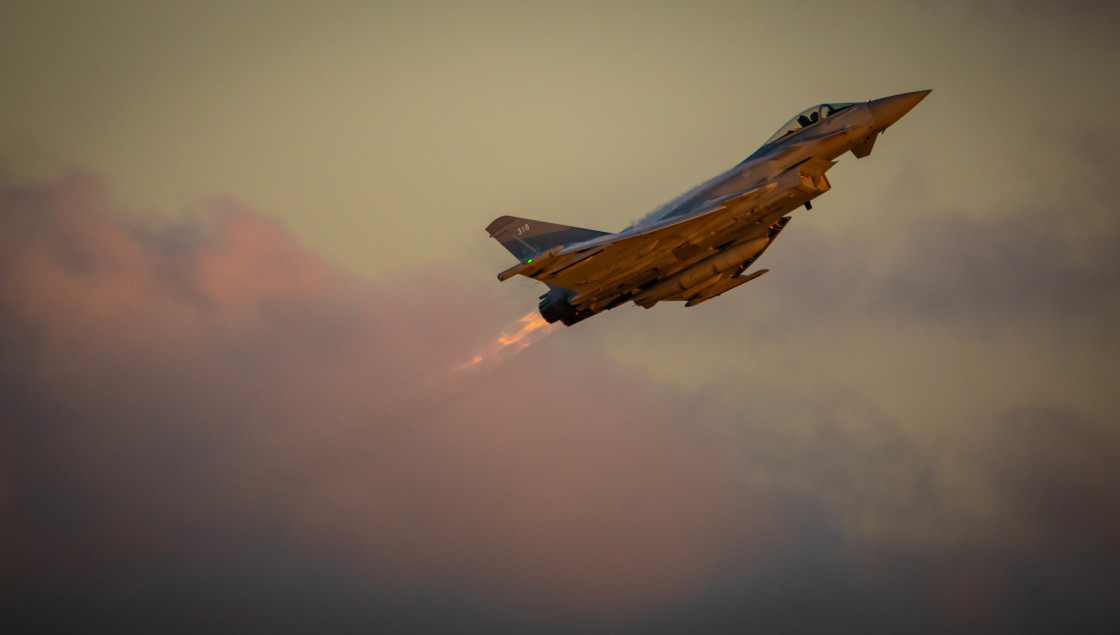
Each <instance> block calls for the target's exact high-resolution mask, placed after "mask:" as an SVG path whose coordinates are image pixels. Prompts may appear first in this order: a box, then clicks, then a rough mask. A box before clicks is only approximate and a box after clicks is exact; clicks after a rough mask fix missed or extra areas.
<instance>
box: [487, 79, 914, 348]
mask: <svg viewBox="0 0 1120 635" xmlns="http://www.w3.org/2000/svg"><path fill="white" fill-rule="evenodd" d="M929 93H930V91H928V90H923V91H917V92H913V93H904V94H901V95H894V96H893V97H884V98H882V99H874V100H871V101H868V102H855V103H837V104H821V105H819V106H813V107H812V108H809V109H808V110H805V111H804V112H801V113H800V114H798V115H797V116H795V117H794V118H793V119H790V120H789V121H788V122H787V123H786V124H785V125H784V126H782V127H781V128H780V129H778V131H777V132H776V133H774V136H772V137H770V138H769V139H767V140H766V143H764V144H762V147H760V148H759V149H758V150H756V151H755V152H754V154H752V155H750V156H749V157H747V158H746V159H745V160H744V161H743V162H742V163H740V164H738V165H736V166H735V167H733V168H731V169H730V170H728V171H727V172H724V173H723V174H720V175H718V176H716V177H715V178H713V179H711V180H709V181H707V182H705V183H702V184H700V185H698V186H697V187H695V188H693V189H692V190H690V191H688V192H685V193H684V194H682V195H681V196H679V197H677V198H676V199H674V200H672V201H669V202H668V203H666V204H665V205H663V206H661V207H660V208H658V209H656V210H654V211H653V212H651V213H650V214H649V215H647V216H646V217H644V218H643V219H642V220H641V221H639V222H637V223H636V224H634V225H633V226H631V227H628V228H626V229H624V230H622V231H620V232H618V233H617V234H611V233H607V232H601V231H595V230H593V229H581V228H579V227H568V226H566V225H557V224H555V223H545V222H541V221H536V220H529V219H527V218H516V217H513V216H502V217H501V218H498V219H496V220H495V221H494V222H492V223H490V225H489V226H488V227H487V228H486V231H487V232H488V233H489V234H490V236H492V237H493V238H494V239H496V240H497V241H498V242H500V243H501V244H502V246H503V247H505V248H506V249H508V250H509V252H510V253H512V254H513V255H514V256H515V257H517V259H518V260H519V261H520V262H519V263H518V264H516V265H514V266H512V267H510V268H509V269H506V270H505V271H503V272H501V273H499V274H498V280H502V281H505V280H508V279H509V278H512V277H513V276H516V275H522V276H526V277H529V278H532V279H534V280H539V281H540V282H543V283H545V284H546V285H548V287H549V290H548V292H547V293H545V294H544V295H542V296H541V297H540V312H541V316H542V317H544V319H545V320H547V321H548V322H550V323H551V322H557V321H560V322H563V323H564V324H565V325H567V326H571V325H573V324H575V323H576V322H580V321H582V320H586V319H587V318H589V317H591V316H593V315H595V314H596V313H600V312H602V311H606V310H609V309H613V308H614V307H616V306H619V305H621V304H625V303H626V302H633V303H634V304H636V305H638V306H641V307H645V308H647V309H648V308H650V307H652V306H653V305H655V304H657V303H658V302H684V303H685V306H696V305H697V304H700V303H701V302H705V301H707V300H710V299H712V298H714V297H716V296H718V295H720V294H723V293H726V292H728V291H730V290H731V289H734V288H735V287H738V286H739V285H741V284H745V283H747V282H750V281H751V280H754V279H755V278H757V277H759V276H761V275H762V274H764V273H766V272H767V271H769V270H768V269H759V270H756V271H750V272H748V271H749V270H750V268H751V265H753V264H754V263H755V262H756V261H757V260H758V258H759V257H760V256H761V255H762V254H763V252H765V251H766V248H767V247H769V246H770V244H771V243H773V242H774V239H775V238H777V237H778V234H780V233H781V232H782V229H783V228H785V226H786V224H787V223H789V221H790V216H789V215H790V213H792V212H793V211H794V210H796V209H798V208H799V207H805V209H812V204H811V201H812V200H813V199H815V198H816V197H818V196H820V195H821V194H824V193H825V192H827V191H828V190H829V189H831V187H832V186H831V185H830V184H829V182H828V179H827V178H826V177H825V172H827V171H828V170H829V168H831V167H832V166H833V165H835V164H836V159H837V158H838V157H839V156H840V155H842V154H844V153H845V152H849V151H850V152H851V153H852V154H854V155H855V156H856V158H863V157H866V156H867V155H869V154H871V148H872V146H874V145H875V140H876V139H877V138H878V136H879V134H880V133H882V132H883V131H884V130H886V129H887V127H888V126H890V125H892V124H894V122H896V121H898V120H899V119H900V118H902V116H903V115H905V114H906V113H907V112H909V111H910V109H911V108H913V107H914V106H916V105H917V104H918V102H920V101H921V100H922V99H924V98H925V96H926V95H928V94H929Z"/></svg>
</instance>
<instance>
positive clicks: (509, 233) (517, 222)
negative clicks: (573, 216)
mask: <svg viewBox="0 0 1120 635" xmlns="http://www.w3.org/2000/svg"><path fill="white" fill-rule="evenodd" d="M486 232H487V233H489V234H490V236H491V237H492V238H493V239H494V240H496V241H498V242H500V243H502V247H505V248H506V250H508V251H509V253H511V254H513V255H514V256H516V257H517V259H518V260H520V261H522V262H525V261H527V260H529V259H530V258H532V257H533V256H536V255H537V254H539V253H542V252H545V251H548V250H549V249H551V248H553V247H555V246H557V245H570V244H572V243H579V242H583V241H585V240H590V239H592V238H597V237H599V236H606V235H607V234H608V233H610V232H600V231H595V230H594V229H582V228H580V227H569V226H568V225H557V224H555V223H546V222H544V221H539V220H530V219H528V218H517V217H516V216H502V217H500V218H496V219H494V222H492V223H490V225H488V226H487V227H486Z"/></svg>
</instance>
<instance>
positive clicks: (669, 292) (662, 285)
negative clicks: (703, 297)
mask: <svg viewBox="0 0 1120 635" xmlns="http://www.w3.org/2000/svg"><path fill="white" fill-rule="evenodd" d="M769 243H770V240H769V239H767V238H755V239H754V240H748V241H747V242H745V243H740V244H738V245H734V246H732V247H728V248H727V249H724V250H722V251H720V252H719V253H717V254H714V255H712V256H709V257H708V258H705V259H704V260H701V261H700V262H698V263H696V264H695V265H692V266H691V267H689V268H687V269H685V270H684V271H681V272H680V273H678V274H676V275H674V276H672V277H670V278H668V279H666V280H662V281H661V282H658V283H657V284H655V285H653V286H652V287H650V288H649V289H646V290H645V291H643V292H642V293H640V294H638V296H637V297H635V298H633V300H634V304H637V305H640V306H643V307H646V308H649V307H651V306H653V305H654V304H655V303H657V302H659V301H661V300H664V299H665V298H668V297H672V296H674V295H677V294H679V293H683V292H685V291H688V290H689V289H692V288H693V287H696V286H697V285H699V284H701V283H702V282H705V281H707V280H710V279H711V278H712V277H714V276H718V275H720V274H722V273H726V272H728V271H730V270H732V269H734V268H736V267H738V266H739V265H741V264H743V263H744V262H746V261H747V260H750V259H751V257H753V256H754V255H756V254H758V253H759V252H760V251H762V250H763V249H765V248H766V245H768V244H769Z"/></svg>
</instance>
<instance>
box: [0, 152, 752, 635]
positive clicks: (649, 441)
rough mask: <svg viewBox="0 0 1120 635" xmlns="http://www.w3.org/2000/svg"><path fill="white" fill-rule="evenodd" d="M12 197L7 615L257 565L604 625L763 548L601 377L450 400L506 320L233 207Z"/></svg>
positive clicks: (7, 209)
mask: <svg viewBox="0 0 1120 635" xmlns="http://www.w3.org/2000/svg"><path fill="white" fill-rule="evenodd" d="M2 196H3V198H2V201H3V202H2V204H3V210H2V215H3V229H2V230H0V253H2V254H3V255H2V256H0V258H2V260H0V281H2V288H3V295H2V299H0V302H2V304H0V321H2V324H3V329H2V332H3V338H4V343H5V350H6V351H10V353H9V354H6V355H5V356H4V359H3V365H2V370H0V372H2V373H3V377H4V378H5V379H6V380H7V381H6V382H5V386H6V388H5V389H4V394H3V401H2V402H0V407H2V408H3V411H4V415H3V420H4V421H5V424H4V425H3V427H2V428H0V434H2V437H3V441H4V443H3V449H2V450H0V454H2V459H3V460H2V461H0V464H2V465H3V466H4V467H3V472H0V493H2V497H0V505H2V506H0V515H2V517H3V522H2V523H0V526H3V527H5V528H6V530H5V531H6V533H5V534H4V535H3V542H2V543H0V544H2V545H3V546H2V547H0V549H2V550H3V552H4V555H5V557H4V562H5V563H6V564H5V565H4V567H3V569H0V584H2V585H3V586H4V587H5V588H6V589H8V590H12V589H13V588H24V589H26V588H33V589H34V588H38V589H41V590H44V592H46V591H48V590H51V589H58V588H62V587H65V586H66V585H73V584H80V583H91V582H95V581H97V580H103V579H119V578H120V577H121V576H122V575H124V576H126V577H127V576H140V577H143V576H145V575H147V574H146V573H145V572H146V571H149V570H151V569H153V568H154V569H159V568H160V567H163V566H167V563H169V562H175V561H187V562H199V561H201V562H208V561H216V562H221V561H223V560H225V559H230V560H233V561H236V560H237V559H238V558H239V556H238V554H241V553H250V554H255V555H253V556H252V557H253V558H263V559H266V560H277V561H279V562H288V561H295V562H299V561H302V560H310V561H313V562H326V563H333V565H332V566H331V567H328V568H329V569H336V570H338V571H342V572H346V574H347V575H353V576H357V577H358V578H361V579H366V580H368V581H370V582H369V583H370V584H373V585H375V586H378V585H380V586H383V587H386V588H391V589H396V590H397V591H398V592H402V591H401V590H404V591H403V592H408V591H407V590H409V589H412V590H413V591H414V592H416V593H423V592H428V591H429V590H432V589H440V588H452V589H454V590H455V594H458V596H459V597H461V598H463V601H468V602H482V601H486V602H493V603H494V604H496V605H498V606H505V607H506V610H507V611H513V610H515V609H516V610H530V611H539V612H541V613H542V614H546V615H556V616H561V617H565V618H572V619H575V618H586V617H588V616H595V617H596V618H598V619H621V618H623V617H626V616H627V615H630V614H632V613H633V612H634V611H640V610H643V609H644V608H648V607H649V606H651V605H656V604H660V603H664V602H670V603H671V602H674V601H683V599H684V598H687V597H689V595H690V594H692V593H694V592H696V591H697V590H698V589H700V588H702V587H703V585H704V583H705V581H706V579H707V578H708V577H709V576H710V575H711V573H712V571H714V569H715V568H716V567H717V566H718V564H719V563H720V562H721V559H722V558H724V557H726V555H727V549H728V545H729V543H731V542H732V541H733V540H734V541H736V542H737V541H741V540H743V539H744V537H745V536H752V535H756V536H759V537H760V538H759V539H760V540H761V536H762V533H763V532H762V530H761V529H760V528H759V526H758V522H757V521H756V520H754V515H755V514H756V512H760V509H756V505H757V506H758V507H759V508H761V506H762V505H763V503H762V502H760V501H755V500H753V495H752V494H751V492H750V490H749V488H744V487H743V486H742V484H741V483H737V482H735V481H734V479H733V478H732V477H731V476H730V475H729V474H728V473H727V471H726V470H724V469H722V468H721V466H720V464H719V462H718V461H716V460H714V458H713V452H712V447H711V444H710V440H708V439H705V438H704V435H703V434H697V431H696V430H694V429H689V428H687V427H685V426H683V425H682V424H680V423H678V422H675V421H673V420H671V419H670V418H669V417H667V416H666V415H665V413H664V412H663V408H662V404H663V403H664V401H665V400H664V397H663V396H662V395H661V394H659V392H658V391H657V390H655V389H654V388H653V387H651V386H649V385H645V384H643V383H641V382H637V381H634V380H632V379H630V378H628V377H626V376H625V375H624V374H623V373H622V372H620V371H619V370H618V369H617V368H614V367H612V366H611V365H610V364H609V363H605V361H604V360H603V359H601V358H599V359H594V355H593V354H592V358H593V359H594V364H593V365H588V366H578V365H577V362H579V361H580V360H579V359H578V357H570V358H565V357H564V356H563V355H559V354H557V353H556V352H555V351H554V353H553V354H552V355H543V356H542V355H537V356H534V357H529V356H528V355H523V356H522V357H521V358H518V359H516V360H513V361H512V362H510V363H508V364H506V365H505V366H502V367H499V368H496V369H493V370H492V371H491V372H488V373H479V374H477V375H471V376H469V377H451V376H450V375H444V374H441V370H440V369H443V368H450V367H451V365H452V364H453V363H455V362H458V361H462V359H464V358H465V357H464V356H465V355H467V354H468V353H470V352H472V351H471V348H470V346H469V343H470V342H478V341H482V340H481V339H480V338H484V337H487V336H489V335H491V334H492V333H491V331H492V329H493V327H494V325H497V324H500V323H501V320H502V319H503V317H504V316H502V315H501V314H499V313H498V312H496V311H495V310H494V309H492V308H489V305H490V304H491V303H488V302H487V301H486V300H485V297H486V292H485V291H484V290H483V289H482V288H480V287H478V286H476V285H475V284H474V283H472V282H471V281H469V280H463V279H456V278H455V277H454V276H453V275H452V276H448V275H447V274H446V273H443V272H435V271H432V272H423V273H420V274H417V275H413V276H409V278H408V279H403V278H401V279H396V280H387V281H383V282H378V283H372V282H367V281H363V280H359V279H355V278H352V277H350V276H347V275H345V274H343V273H341V272H340V271H339V270H337V269H335V268H334V267H332V266H331V265H329V264H328V263H325V262H324V261H322V260H321V259H319V258H317V257H316V256H314V254H311V253H309V252H308V251H307V250H306V249H304V248H303V247H301V246H300V245H299V244H298V243H297V242H296V241H295V240H293V239H292V237H291V236H289V235H288V234H286V233H285V232H284V231H283V230H282V229H281V228H279V227H278V226H276V225H275V224H274V223H273V222H271V221H269V220H267V219H266V218H264V217H263V216H260V215H259V214H256V213H254V212H252V211H249V210H247V209H245V208H244V207H242V206H239V205H238V204H236V203H233V202H229V201H217V202H214V203H213V204H212V205H211V208H210V209H209V210H208V211H207V212H206V213H205V222H202V223H196V224H175V223H166V222H162V221H147V222H145V223H141V222H140V221H139V220H138V219H137V218H136V217H135V215H134V214H131V213H130V212H128V211H127V210H118V209H114V208H113V206H112V205H111V203H110V202H109V201H108V197H107V195H106V193H105V190H104V187H103V186H102V185H101V184H100V183H98V182H97V180H96V179H94V178H92V177H90V176H89V175H84V174H71V175H69V176H67V177H64V178H62V179H60V180H58V181H55V182H52V183H49V184H46V185H42V186H28V187H15V186H6V187H5V188H4V190H3V194H2ZM556 339H560V338H556ZM564 345H565V344H564V343H563V342H561V343H558V345H557V350H559V349H560V347H562V346H564ZM545 353H547V351H545ZM759 516H760V517H761V516H764V514H761V513H759ZM214 566H216V567H218V569H219V571H218V572H217V575H218V576H219V577H222V576H226V575H231V572H230V571H229V570H226V569H224V568H223V565H220V564H218V565H214ZM273 566H279V567H280V569H281V571H279V572H278V575H286V573H285V572H284V571H283V570H282V569H283V566H282V565H277V564H275V562H274V563H273ZM187 570H188V571H189V570H190V567H188V568H187ZM292 575H299V574H298V572H295V573H292ZM157 577H158V576H157ZM234 577H236V576H234ZM518 607H520V608H518Z"/></svg>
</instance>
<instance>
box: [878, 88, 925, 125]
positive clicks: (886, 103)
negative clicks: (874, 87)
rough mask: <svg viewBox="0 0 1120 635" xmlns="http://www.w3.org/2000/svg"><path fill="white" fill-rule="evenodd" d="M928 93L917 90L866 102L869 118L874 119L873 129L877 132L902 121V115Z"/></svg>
mask: <svg viewBox="0 0 1120 635" xmlns="http://www.w3.org/2000/svg"><path fill="white" fill-rule="evenodd" d="M930 92H932V91H928V90H919V91H915V92H912V93H902V94H901V95H892V96H890V97H883V98H882V99H873V100H871V101H869V102H867V108H868V109H869V110H870V111H871V116H872V117H873V118H874V119H875V127H876V128H878V129H879V130H883V129H884V128H886V127H887V126H889V125H891V124H893V123H894V122H896V121H898V120H899V119H902V115H905V114H906V113H908V112H910V109H911V108H913V107H914V106H917V105H918V102H919V101H921V100H923V99H925V98H926V95H928V94H930Z"/></svg>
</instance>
